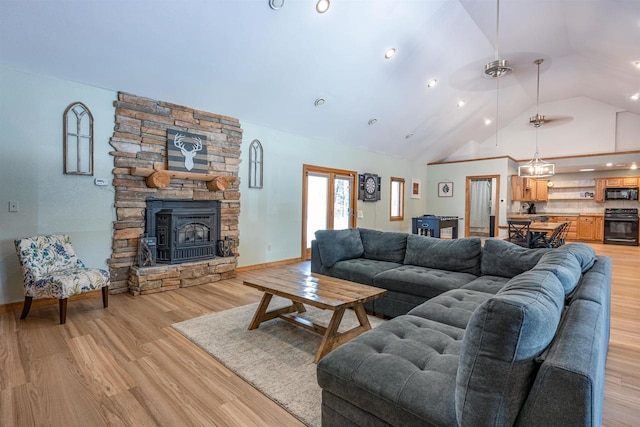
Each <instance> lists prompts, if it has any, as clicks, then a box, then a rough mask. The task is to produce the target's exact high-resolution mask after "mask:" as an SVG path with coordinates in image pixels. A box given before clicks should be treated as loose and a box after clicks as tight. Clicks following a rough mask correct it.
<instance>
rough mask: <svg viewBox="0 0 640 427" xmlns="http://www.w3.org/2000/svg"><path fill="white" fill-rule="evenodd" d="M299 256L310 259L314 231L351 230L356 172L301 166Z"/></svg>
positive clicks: (353, 216) (354, 224)
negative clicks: (300, 235)
mask: <svg viewBox="0 0 640 427" xmlns="http://www.w3.org/2000/svg"><path fill="white" fill-rule="evenodd" d="M302 172H303V173H302V175H303V184H302V189H303V190H302V257H303V258H304V259H309V258H311V241H312V240H313V239H315V232H316V231H317V230H342V229H345V228H354V227H355V226H356V217H355V215H354V208H355V205H356V176H357V172H354V171H347V170H341V169H330V168H325V167H320V166H311V165H303V171H302Z"/></svg>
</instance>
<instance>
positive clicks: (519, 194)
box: [511, 175, 524, 202]
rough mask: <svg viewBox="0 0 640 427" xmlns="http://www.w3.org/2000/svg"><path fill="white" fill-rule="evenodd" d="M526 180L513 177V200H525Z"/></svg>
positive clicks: (516, 176)
mask: <svg viewBox="0 0 640 427" xmlns="http://www.w3.org/2000/svg"><path fill="white" fill-rule="evenodd" d="M523 198H524V180H523V179H522V178H520V177H519V176H518V175H511V200H512V201H514V202H515V201H518V202H519V201H522V200H524V199H523Z"/></svg>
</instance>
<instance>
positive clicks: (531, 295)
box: [455, 270, 564, 426]
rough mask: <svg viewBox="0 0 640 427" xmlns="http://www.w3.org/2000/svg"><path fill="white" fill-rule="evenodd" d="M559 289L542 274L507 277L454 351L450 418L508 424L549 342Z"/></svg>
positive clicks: (560, 301)
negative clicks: (455, 371) (456, 352)
mask: <svg viewBox="0 0 640 427" xmlns="http://www.w3.org/2000/svg"><path fill="white" fill-rule="evenodd" d="M563 306H564V290H563V288H562V285H561V284H560V281H559V280H558V278H557V277H556V276H555V275H554V274H552V273H550V272H548V271H540V270H539V271H528V272H525V273H522V274H521V275H519V276H517V277H515V278H513V279H512V280H511V281H510V282H509V283H508V284H507V285H506V286H505V287H504V288H503V289H502V290H500V292H498V293H497V294H496V295H494V296H492V297H491V298H489V299H488V300H487V301H485V302H484V303H483V304H482V305H480V306H479V307H478V308H477V309H476V311H475V312H474V313H473V315H472V316H471V319H470V320H469V323H468V325H467V328H466V330H465V337H464V341H463V343H462V348H461V350H460V363H459V365H458V375H457V379H456V392H455V400H456V415H457V420H458V424H459V425H461V426H471V425H474V426H475V425H495V426H498V425H513V424H514V422H515V420H516V417H517V415H518V412H519V411H520V408H521V407H522V405H523V403H524V401H525V399H526V397H527V393H528V392H529V388H530V387H531V382H532V381H533V377H534V376H535V370H536V367H537V364H536V361H535V358H536V357H537V356H539V355H540V354H541V353H542V352H543V351H544V349H545V348H546V347H547V346H548V345H549V343H550V342H551V340H552V339H553V337H554V335H555V332H556V329H557V328H558V324H559V321H560V315H561V313H562V309H563Z"/></svg>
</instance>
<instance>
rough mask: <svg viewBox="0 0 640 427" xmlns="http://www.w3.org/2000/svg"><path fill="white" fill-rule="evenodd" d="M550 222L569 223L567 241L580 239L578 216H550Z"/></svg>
mask: <svg viewBox="0 0 640 427" xmlns="http://www.w3.org/2000/svg"><path fill="white" fill-rule="evenodd" d="M549 222H568V223H569V230H568V231H567V240H577V239H578V216H549Z"/></svg>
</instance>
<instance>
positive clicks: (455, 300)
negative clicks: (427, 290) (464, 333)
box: [407, 289, 491, 329]
mask: <svg viewBox="0 0 640 427" xmlns="http://www.w3.org/2000/svg"><path fill="white" fill-rule="evenodd" d="M489 298H491V294H487V293H485V292H477V291H473V290H468V289H454V290H452V291H448V292H445V293H443V294H441V295H438V296H437V297H435V298H431V299H430V300H429V301H426V302H424V303H422V304H420V305H419V306H417V307H416V308H414V309H413V310H411V311H409V312H408V313H407V314H409V315H412V316H418V317H422V318H423V319H429V320H433V321H435V322H440V323H444V324H446V325H451V326H455V327H456V328H462V329H464V328H466V327H467V323H468V322H469V319H470V318H471V315H472V314H473V312H474V311H475V309H476V308H478V306H479V305H480V304H482V303H483V302H485V301H486V300H488V299H489Z"/></svg>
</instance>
